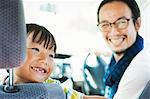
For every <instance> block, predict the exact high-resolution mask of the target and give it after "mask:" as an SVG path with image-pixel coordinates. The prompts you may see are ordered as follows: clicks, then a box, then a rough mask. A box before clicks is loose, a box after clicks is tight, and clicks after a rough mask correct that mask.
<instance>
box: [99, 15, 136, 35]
mask: <svg viewBox="0 0 150 99" xmlns="http://www.w3.org/2000/svg"><path fill="white" fill-rule="evenodd" d="M121 19H125V20H126V21H127V25H126V27H124V28H118V26H117V22H118V21H119V20H121ZM131 19H134V18H133V17H132V18H131ZM131 19H128V18H126V17H121V18H118V19H117V20H116V21H115V22H113V23H110V22H108V21H107V24H109V27H108V28H109V30H106V31H104V30H102V29H101V27H100V24H102V22H100V23H98V24H97V26H98V28H99V29H100V31H101V32H110V31H111V29H112V24H114V26H115V28H117V29H118V30H123V29H125V28H127V26H128V24H129V21H130V20H131Z"/></svg>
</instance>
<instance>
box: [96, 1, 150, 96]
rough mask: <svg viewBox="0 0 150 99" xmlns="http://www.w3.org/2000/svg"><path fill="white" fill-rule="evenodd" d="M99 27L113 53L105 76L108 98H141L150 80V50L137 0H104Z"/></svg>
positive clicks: (98, 12)
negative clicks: (145, 42) (143, 33)
mask: <svg viewBox="0 0 150 99" xmlns="http://www.w3.org/2000/svg"><path fill="white" fill-rule="evenodd" d="M97 20H98V27H99V29H100V31H101V32H102V34H103V37H104V39H105V41H106V42H107V44H108V46H109V47H110V48H111V50H112V52H113V55H112V58H111V61H110V64H109V67H108V69H107V70H106V73H105V75H104V83H105V85H106V88H105V97H107V98H113V99H138V97H139V96H140V94H141V93H142V91H143V89H144V87H145V85H146V84H147V82H148V81H149V80H150V62H149V61H150V59H149V57H150V55H149V54H150V53H149V52H148V51H146V47H145V46H144V40H143V38H142V37H141V36H140V35H139V33H138V31H139V29H140V26H141V18H140V10H139V7H138V5H137V3H136V1H135V0H103V1H102V2H101V4H100V5H99V8H98V11H97Z"/></svg>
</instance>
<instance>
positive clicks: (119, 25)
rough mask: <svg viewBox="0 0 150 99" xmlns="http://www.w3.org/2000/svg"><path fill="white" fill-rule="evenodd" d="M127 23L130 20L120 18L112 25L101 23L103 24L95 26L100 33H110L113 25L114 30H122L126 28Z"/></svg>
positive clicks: (105, 22)
mask: <svg viewBox="0 0 150 99" xmlns="http://www.w3.org/2000/svg"><path fill="white" fill-rule="evenodd" d="M129 21H130V19H127V18H125V17H122V18H119V19H118V20H116V21H115V22H113V23H110V22H108V21H103V22H101V23H99V24H97V26H98V27H99V29H100V31H102V32H110V31H111V28H112V24H114V26H115V28H116V29H118V30H123V29H125V28H127V26H128V24H129Z"/></svg>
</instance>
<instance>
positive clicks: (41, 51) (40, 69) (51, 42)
mask: <svg viewBox="0 0 150 99" xmlns="http://www.w3.org/2000/svg"><path fill="white" fill-rule="evenodd" d="M26 28H27V41H26V42H27V43H26V47H27V49H26V50H27V52H26V58H25V61H24V63H23V64H22V65H21V66H20V67H17V68H15V69H14V83H16V84H19V83H40V82H44V81H46V82H47V83H51V82H57V81H55V80H52V79H48V77H49V76H50V74H51V73H52V71H53V68H54V56H55V53H56V47H57V46H56V42H55V39H54V37H53V35H52V34H51V33H50V32H49V31H48V30H47V29H46V28H45V27H43V26H39V25H37V24H26ZM5 82H7V81H5ZM63 89H64V92H65V94H66V98H67V99H81V98H83V99H101V98H100V97H98V96H86V95H84V94H82V93H79V92H77V91H75V90H73V89H67V88H63Z"/></svg>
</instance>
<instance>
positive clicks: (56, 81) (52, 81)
mask: <svg viewBox="0 0 150 99" xmlns="http://www.w3.org/2000/svg"><path fill="white" fill-rule="evenodd" d="M45 83H57V84H60V82H59V81H58V80H55V79H52V78H48V79H47V80H46V81H45Z"/></svg>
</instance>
